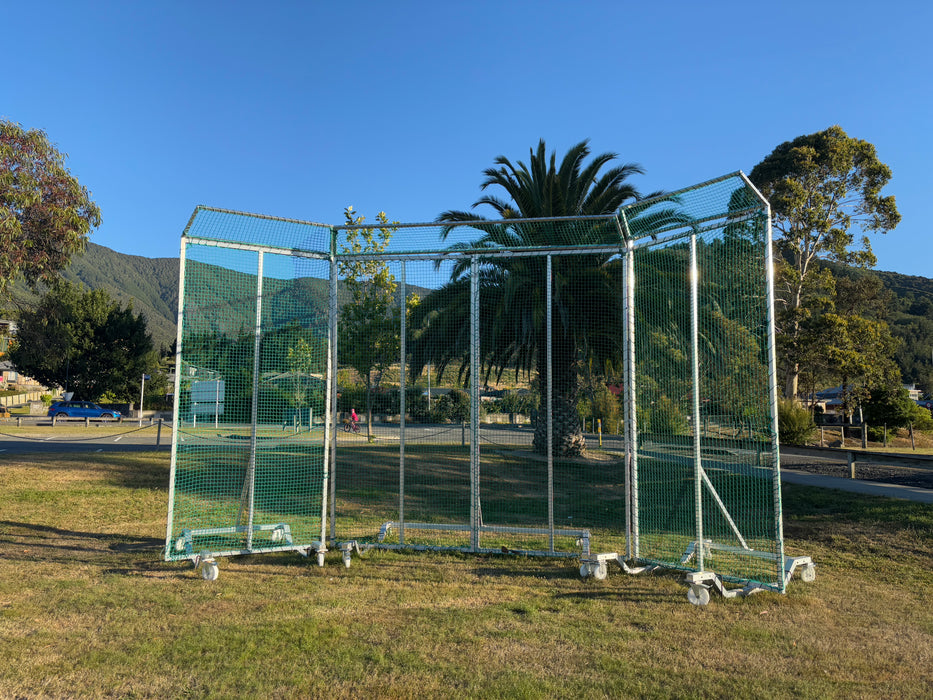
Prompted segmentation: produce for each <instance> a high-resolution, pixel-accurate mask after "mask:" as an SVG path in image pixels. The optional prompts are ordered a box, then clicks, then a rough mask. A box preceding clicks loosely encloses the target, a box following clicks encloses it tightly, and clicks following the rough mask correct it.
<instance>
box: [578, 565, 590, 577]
mask: <svg viewBox="0 0 933 700" xmlns="http://www.w3.org/2000/svg"><path fill="white" fill-rule="evenodd" d="M591 575H592V572H591V571H590V565H589V564H580V578H589V577H590V576H591Z"/></svg>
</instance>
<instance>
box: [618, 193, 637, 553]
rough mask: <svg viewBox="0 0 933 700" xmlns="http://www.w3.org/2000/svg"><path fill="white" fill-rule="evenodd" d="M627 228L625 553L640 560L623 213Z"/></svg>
mask: <svg viewBox="0 0 933 700" xmlns="http://www.w3.org/2000/svg"><path fill="white" fill-rule="evenodd" d="M621 219H622V224H623V225H624V227H625V235H624V238H625V266H624V267H623V268H622V269H623V273H624V286H623V295H624V297H623V309H624V314H625V345H624V352H625V357H624V359H623V364H624V373H623V381H624V382H625V387H624V390H625V409H624V410H625V458H626V470H625V492H626V499H625V507H626V510H627V512H626V519H625V527H626V551H627V554H628V557H629V558H632V559H637V558H638V557H639V555H640V552H639V549H640V544H639V523H638V413H637V406H638V401H637V394H636V391H635V390H636V386H635V382H636V374H635V292H636V286H635V244H634V241H633V240H632V237H631V233H630V232H629V230H628V221H627V219H626V217H625V212H624V211H623V212H621Z"/></svg>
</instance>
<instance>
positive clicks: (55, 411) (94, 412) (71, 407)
mask: <svg viewBox="0 0 933 700" xmlns="http://www.w3.org/2000/svg"><path fill="white" fill-rule="evenodd" d="M120 416H121V414H120V412H119V411H112V410H110V409H109V408H103V407H102V406H99V405H98V404H96V403H93V402H91V401H57V402H55V403H53V404H52V405H51V406H49V417H50V418H120Z"/></svg>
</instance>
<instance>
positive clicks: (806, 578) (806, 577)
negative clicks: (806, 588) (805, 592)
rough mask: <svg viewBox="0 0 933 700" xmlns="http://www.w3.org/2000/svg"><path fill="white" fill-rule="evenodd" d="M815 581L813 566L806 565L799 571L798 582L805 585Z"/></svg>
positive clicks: (814, 568)
mask: <svg viewBox="0 0 933 700" xmlns="http://www.w3.org/2000/svg"><path fill="white" fill-rule="evenodd" d="M814 579H816V567H815V566H813V564H807V565H806V566H805V567H803V568H802V569H801V570H800V580H801V581H803V582H805V583H810V582H812V581H813V580H814Z"/></svg>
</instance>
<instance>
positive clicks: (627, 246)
mask: <svg viewBox="0 0 933 700" xmlns="http://www.w3.org/2000/svg"><path fill="white" fill-rule="evenodd" d="M729 178H737V179H740V180H741V182H743V183H744V184H745V186H746V187H747V188H749V190H750V191H752V192H754V194H755V196H756V197H757V199H758V201H759V202H760V206H750V207H748V208H746V209H742V210H738V211H731V212H721V213H719V214H716V215H710V216H706V217H702V218H696V219H692V220H691V221H690V222H689V225H688V224H685V223H682V222H681V223H676V222H675V223H668V224H664V225H661V226H658V227H657V228H655V229H653V230H652V231H650V235H644V234H642V235H640V236H639V235H638V234H636V233H634V232H633V231H632V229H631V227H630V222H629V220H628V218H627V210H626V209H624V208H623V209H622V210H620V211H619V212H618V214H617V215H614V216H591V217H552V218H545V219H513V220H509V221H507V222H484V223H488V224H494V223H508V224H515V223H523V222H574V221H605V222H607V223H612V224H613V225H614V226H615V228H616V230H617V231H618V235H619V243H618V245H579V246H574V245H555V246H538V247H528V248H502V249H492V250H490V249H470V248H467V247H461V248H458V249H456V250H452V249H434V250H404V251H391V250H386V251H383V252H380V253H376V254H354V255H345V254H338V252H337V238H338V235H339V233H340V232H341V231H344V230H348V229H370V228H381V227H383V226H384V224H372V225H352V226H351V225H347V226H333V227H328V228H329V230H330V234H331V235H330V246H329V250H327V251H323V250H321V251H317V250H302V249H298V248H294V247H287V246H281V247H279V246H277V245H269V244H267V243H250V242H242V241H227V240H215V239H211V238H205V237H191V236H190V235H189V230H190V228H191V224H192V222H193V221H194V218H195V216H196V215H197V213H198V211H200V210H207V208H199V209H198V210H196V212H195V214H194V215H193V216H192V219H191V221H189V224H188V227H187V228H186V230H185V234H184V237H183V242H182V253H181V259H180V268H181V282H180V293H179V317H180V318H182V316H183V312H184V271H185V247H186V245H185V244H186V243H193V244H198V245H205V246H216V247H226V248H231V249H238V250H247V251H252V252H255V253H257V255H258V277H257V302H256V326H255V331H254V332H255V345H254V358H253V359H254V368H253V384H254V386H253V399H252V401H253V403H252V407H251V411H252V432H251V445H250V458H249V467H248V470H247V479H246V483H245V484H244V491H243V498H242V500H243V504H244V505H243V508H241V515H242V511H243V510H244V509H245V510H246V516H247V517H246V521H245V523H241V522H240V519H239V518H238V520H237V523H236V525H235V526H234V528H233V530H232V531H235V532H245V533H246V534H247V547H246V550H245V551H235V552H215V553H209V552H201V553H196V552H194V548H193V545H192V544H191V542H192V537H193V535H194V534H196V533H193V532H192V531H186V534H185V535H184V537H182V538H179V539H178V541H176V542H175V543H174V544H173V543H170V542H169V538H170V537H171V529H170V528H171V521H172V516H173V512H172V508H173V504H172V503H171V502H170V504H169V530H168V533H167V547H169V546H175V547H176V548H179V547H180V548H181V549H184V551H185V553H186V555H187V556H189V557H190V558H192V559H193V560H194V561H195V563H196V564H199V565H201V566H210V564H211V563H212V562H213V561H214V557H215V556H224V555H230V554H243V553H249V552H250V551H252V549H253V536H254V534H256V533H260V534H263V535H264V533H266V532H267V531H269V532H272V533H273V534H274V533H277V532H286V533H288V534H287V537H286V536H284V535H283V538H284V539H283V541H284V542H285V544H284V545H283V546H281V547H275V548H274V549H272V550H270V549H263V550H262V551H282V550H287V549H296V550H298V551H301V552H302V553H305V554H309V553H310V552H311V551H315V552H317V554H318V561H319V563H322V562H323V557H324V553H325V552H326V551H327V547H328V545H330V546H331V547H335V548H338V549H340V550H341V551H342V552H343V558H344V563H345V564H346V565H347V566H349V565H350V553H351V552H352V551H353V550H356V551H361V550H363V549H366V548H372V547H377V548H383V549H411V550H428V551H436V550H451V551H463V552H474V553H493V552H499V551H502V550H500V549H498V548H497V549H491V548H488V547H484V546H483V541H482V535H483V534H484V533H497V534H502V533H509V534H520V535H536V536H538V535H540V536H544V537H546V538H547V547H546V548H542V549H524V550H511V549H510V550H507V551H509V552H510V553H515V552H519V553H522V554H528V555H540V556H551V557H568V556H571V557H574V556H579V557H580V559H581V568H580V573H581V575H583V576H594V577H596V578H604V577H605V575H606V573H607V564H608V563H611V562H615V563H617V564H618V565H619V566H620V568H622V570H623V571H625V572H628V573H638V572H641V571H645V570H649V569H652V568H657V567H658V566H668V564H665V563H663V562H656V561H650V560H646V559H645V558H644V553H643V551H642V547H641V538H642V523H641V522H640V518H639V507H640V500H639V454H640V453H642V454H648V453H645V452H644V450H642V449H640V446H639V428H638V408H639V406H638V397H637V391H636V384H637V380H638V374H637V369H636V363H637V349H636V346H635V330H636V312H635V308H636V307H635V299H636V295H637V294H638V289H637V283H636V251H639V250H641V249H644V248H650V247H654V246H663V245H666V244H670V243H678V244H681V242H686V244H687V245H688V246H689V270H688V274H689V278H688V279H689V290H688V293H689V304H690V308H689V319H690V332H689V342H690V364H691V380H692V385H693V387H694V391H693V392H692V398H691V406H690V414H691V419H692V422H693V425H694V426H695V428H694V431H693V438H692V482H693V504H694V518H695V537H694V540H693V542H692V544H691V545H690V546H689V547H688V548H687V551H686V552H685V553H684V555H683V557H682V558H681V559H680V561H679V562H677V565H676V566H674V568H681V569H686V570H687V582H688V584H689V585H690V593H689V596H688V597H689V598H690V600H691V602H694V603H697V604H704V603H705V602H708V600H709V590H711V589H714V590H717V591H718V592H720V593H721V594H722V595H724V596H727V597H731V596H734V595H746V594H748V593H750V592H754V591H757V590H776V591H779V592H784V591H785V589H786V584H787V582H788V581H789V580H790V578H791V576H792V575H793V573H794V571H795V570H798V569H799V570H801V571H802V577H803V578H804V580H812V577H813V571H814V570H815V569H814V564H813V562H812V560H810V559H809V557H794V558H786V557H785V555H784V549H783V524H782V513H781V492H780V488H781V487H780V467H779V465H780V449H779V445H778V431H777V387H776V353H775V340H774V313H773V305H774V278H773V275H774V271H773V260H772V252H771V246H770V245H765V246H764V247H765V249H766V251H765V263H764V265H765V270H764V274H765V277H766V281H765V291H766V296H767V338H766V342H767V361H768V386H767V387H766V389H765V390H766V391H767V393H768V404H769V406H770V409H771V420H770V426H769V429H770V433H771V446H772V447H771V449H772V465H773V466H772V467H771V472H772V473H771V479H772V484H773V487H772V497H773V503H774V508H775V522H774V529H773V533H774V541H775V542H776V546H777V554H772V553H768V552H758V551H755V550H753V549H752V548H750V547H749V546H748V544H747V542H746V540H745V538H744V537H743V534H742V532H741V530H740V528H739V526H738V525H737V523H736V521H735V519H733V517H732V516H731V514H730V513H729V510H728V508H727V507H726V505H725V503H724V502H723V500H722V498H721V497H720V495H719V494H718V493H717V490H716V488H715V487H714V485H713V483H712V482H711V481H710V478H709V476H708V475H707V472H706V467H705V464H704V445H703V440H702V436H701V431H700V428H699V426H700V425H701V411H700V392H699V389H698V387H699V386H700V369H699V365H700V361H699V357H700V352H699V333H700V329H699V324H700V318H699V274H700V269H699V265H698V254H697V239H698V236H699V235H700V234H702V233H704V232H707V231H716V230H720V229H722V228H723V227H724V226H726V225H728V224H734V223H736V222H741V221H747V220H750V219H754V218H756V217H758V218H763V219H764V220H766V227H767V231H766V239H765V240H766V241H770V240H771V223H770V207H769V205H768V202H767V200H766V199H765V198H764V197H762V196H761V193H760V192H758V190H757V189H755V187H754V186H753V185H752V183H751V182H750V181H749V180H748V178H747V177H746V176H745V175H744V173H741V172H739V173H732V174H730V175H726V176H723V177H722V178H717V179H714V180H710V181H707V182H705V183H701V184H700V185H697V186H695V187H693V188H689V189H688V190H684V191H683V192H688V191H691V190H697V189H700V188H702V187H705V186H708V185H714V184H716V183H719V182H723V181H726V180H728V179H729ZM675 196H676V193H675V195H668V196H666V197H661V198H658V199H657V200H654V201H655V202H664V201H669V200H671V199H672V198H674V197H675ZM651 203H652V202H641V203H639V205H638V206H639V207H641V209H640V210H641V211H643V210H644V208H645V207H646V206H647V205H650V204H651ZM210 211H217V212H222V213H226V214H234V215H235V214H237V212H230V211H227V210H214V209H210ZM249 216H252V215H249ZM263 218H266V219H267V220H271V221H283V222H287V223H297V224H304V223H309V222H300V221H295V220H290V219H276V218H274V217H263ZM427 227H435V228H436V227H438V224H436V223H422V224H404V225H402V224H395V225H393V228H395V229H399V228H406V229H412V228H427ZM456 227H470V222H463V223H459V224H454V225H451V226H449V227H448V228H456ZM266 253H275V254H278V255H291V256H295V257H300V258H310V259H319V260H326V261H328V262H329V265H330V280H329V295H328V314H329V323H328V339H327V340H328V342H327V357H326V362H327V369H326V372H327V377H328V381H327V382H326V396H325V405H326V407H327V414H328V415H326V416H325V423H324V425H325V436H324V440H325V443H324V484H325V487H324V488H325V491H324V492H325V497H324V498H323V499H322V515H321V537H320V541H316V542H312V543H307V544H303V545H300V546H292V542H291V534H290V531H289V530H288V529H287V528H288V525H287V523H285V524H271V525H270V524H262V525H256V524H255V523H254V519H253V511H254V502H253V499H254V494H253V489H254V479H255V459H256V440H257V435H256V424H257V405H256V402H257V394H258V392H257V386H256V383H257V382H258V367H256V366H255V365H256V364H257V363H258V362H259V352H258V348H259V343H260V336H261V332H262V329H261V314H262V279H263V256H264V255H265V254H266ZM594 253H602V254H610V255H618V256H620V257H621V259H622V261H623V265H622V274H623V284H622V294H623V299H622V308H623V314H624V318H623V319H622V322H623V328H624V334H625V339H624V345H623V348H624V350H623V352H624V356H623V358H622V359H623V382H624V385H625V395H624V401H623V406H622V409H623V415H624V421H625V431H624V445H625V447H624V465H625V466H624V487H625V494H626V496H625V499H624V502H623V503H620V507H623V508H624V509H625V514H624V527H625V542H626V548H625V553H624V554H618V553H616V552H603V553H592V552H591V551H590V545H591V538H592V536H591V533H590V530H589V529H587V528H557V527H556V526H555V514H554V499H555V492H554V430H553V400H554V396H553V376H552V375H553V358H552V353H553V329H552V325H553V311H552V309H553V291H554V290H553V271H552V264H553V263H552V261H553V258H554V256H564V255H592V254H594ZM502 256H507V257H516V256H536V257H543V258H545V259H546V273H545V275H546V276H545V280H544V284H545V285H546V293H545V296H546V306H547V310H546V321H545V322H546V345H547V347H546V353H547V356H546V364H547V367H548V376H547V386H546V388H545V401H546V406H545V410H544V411H543V413H544V415H545V416H547V445H548V449H547V455H546V459H547V476H546V479H547V483H546V490H547V522H546V523H542V527H519V526H515V527H512V526H498V525H487V524H485V523H484V521H483V512H482V488H481V480H482V460H481V454H480V415H479V412H480V408H479V407H480V392H479V389H480V387H479V377H480V373H481V372H480V357H481V355H480V327H479V323H480V319H479V310H480V306H479V302H480V299H479V295H480V290H479V269H480V266H481V265H482V263H483V261H485V260H492V259H495V258H497V257H502ZM338 260H348V261H352V260H379V261H385V262H398V263H400V265H401V275H400V277H401V282H400V289H399V293H400V299H401V303H402V304H403V306H404V300H405V299H406V298H407V279H406V262H408V261H423V260H432V261H435V262H439V261H443V260H460V261H466V260H469V279H470V319H471V320H470V328H469V339H470V341H469V347H470V350H469V353H470V358H469V366H470V386H469V389H470V392H469V393H470V399H471V420H470V456H469V489H470V493H469V503H470V506H469V518H468V522H466V523H425V522H409V521H407V519H406V511H405V499H406V483H405V478H406V462H405V456H406V438H405V433H406V422H405V413H406V404H405V401H406V398H405V397H406V391H405V390H406V388H407V377H406V364H405V363H406V357H407V355H406V353H407V348H406V330H407V329H406V314H405V313H402V314H401V348H400V364H401V380H400V385H401V386H400V391H401V394H400V396H401V398H400V401H401V418H400V438H399V473H398V489H399V502H398V517H397V519H395V520H392V521H387V522H384V523H383V524H382V527H381V528H380V532H379V533H378V535H376V536H375V542H367V543H362V542H360V541H357V540H340V539H338V530H337V522H336V521H337V515H336V513H337V509H336V506H337V497H336V484H337V481H338V479H339V478H340V475H339V473H338V469H337V465H338V456H339V455H338V450H337V442H336V432H337V426H336V420H337V419H336V416H337V372H336V369H337V337H338V321H337V281H338ZM181 334H182V329H181V327H180V326H179V330H178V340H179V347H180V344H181ZM180 363H181V357H180V355H179V357H178V360H177V368H176V396H178V395H179V393H180V374H181V372H180ZM178 420H179V417H178V412H177V411H176V413H175V416H174V426H173V427H174V428H175V430H174V434H175V435H177V434H178ZM175 466H176V462H175V450H174V449H173V452H172V474H171V483H170V488H171V489H172V490H174V485H175ZM705 495H710V496H711V497H712V501H713V503H714V504H715V509H718V511H719V512H720V514H721V515H722V516H723V517H724V521H725V522H726V523H727V524H728V526H729V528H730V529H731V531H732V533H733V535H734V536H735V538H736V541H738V542H739V543H740V545H741V546H739V547H735V546H732V545H727V544H723V543H717V542H714V541H712V540H710V539H709V538H708V537H706V536H705V534H704V527H703V523H704V496H705ZM715 509H714V510H715ZM328 521H329V528H328ZM282 528H285V529H284V530H283V529H282ZM208 530H210V532H219V529H217V528H214V529H208ZM390 530H395V531H397V533H398V543H397V544H392V543H387V542H385V539H386V536H387V534H388V533H389V531H390ZM406 531H437V532H443V531H446V532H463V533H468V534H469V546H466V547H464V546H443V545H431V544H417V543H414V542H409V541H407V538H406ZM205 532H207V530H205ZM185 538H187V539H185ZM557 538H574V539H575V540H576V542H577V547H578V548H579V549H580V551H578V552H569V551H558V549H557V544H556V539H557ZM182 540H184V541H183V542H182ZM179 542H182V544H181V545H179V544H178V543H179ZM712 551H722V552H729V553H733V554H742V555H748V556H752V557H757V558H766V559H776V560H777V564H778V566H779V570H780V571H782V572H783V575H782V576H781V578H780V580H779V581H778V582H777V583H776V584H774V585H769V584H760V583H754V582H747V581H746V582H745V584H746V585H744V587H742V588H727V586H726V581H727V580H728V581H729V582H730V583H734V582H735V580H734V579H729V578H728V577H724V576H721V575H719V574H718V573H716V572H715V571H708V570H707V557H708V556H709V553H710V552H712ZM209 573H213V574H216V570H209ZM205 577H206V578H207V577H209V576H205ZM215 577H216V576H215ZM739 582H740V583H741V581H739Z"/></svg>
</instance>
